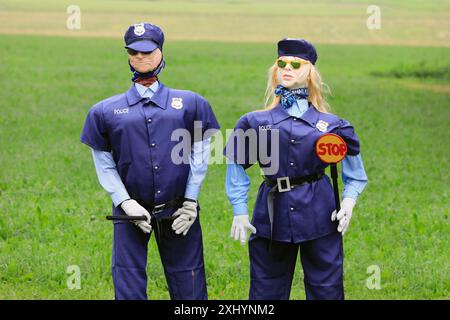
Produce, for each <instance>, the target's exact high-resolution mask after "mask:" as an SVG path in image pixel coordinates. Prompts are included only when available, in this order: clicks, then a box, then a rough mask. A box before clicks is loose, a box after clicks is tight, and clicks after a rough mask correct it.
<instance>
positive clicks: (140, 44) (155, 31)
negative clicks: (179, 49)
mask: <svg viewBox="0 0 450 320" xmlns="http://www.w3.org/2000/svg"><path fill="white" fill-rule="evenodd" d="M124 39H125V48H130V49H133V50H136V51H141V52H151V51H153V50H155V49H156V48H159V50H161V51H162V47H163V44H164V33H163V32H162V30H161V28H159V27H158V26H155V25H153V24H150V23H136V24H134V25H132V26H130V27H129V28H128V30H127V31H126V32H125V36H124Z"/></svg>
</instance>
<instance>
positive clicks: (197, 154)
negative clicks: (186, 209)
mask: <svg viewBox="0 0 450 320" xmlns="http://www.w3.org/2000/svg"><path fill="white" fill-rule="evenodd" d="M210 150H211V138H208V139H205V140H202V141H197V142H194V144H193V146H192V151H191V158H190V163H189V165H190V168H191V171H190V172H189V177H188V181H187V184H186V190H185V192H184V197H185V198H189V199H192V200H198V195H199V193H200V188H201V187H202V183H203V180H205V176H206V172H207V171H208V159H209V154H210Z"/></svg>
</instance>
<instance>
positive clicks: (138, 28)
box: [134, 23, 145, 36]
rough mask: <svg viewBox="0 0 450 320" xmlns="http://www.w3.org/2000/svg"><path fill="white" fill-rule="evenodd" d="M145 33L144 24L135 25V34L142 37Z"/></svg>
mask: <svg viewBox="0 0 450 320" xmlns="http://www.w3.org/2000/svg"><path fill="white" fill-rule="evenodd" d="M144 33H145V27H144V24H143V23H136V24H135V25H134V34H135V35H137V36H142V35H143V34H144Z"/></svg>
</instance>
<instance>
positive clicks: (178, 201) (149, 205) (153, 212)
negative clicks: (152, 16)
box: [106, 196, 185, 242]
mask: <svg viewBox="0 0 450 320" xmlns="http://www.w3.org/2000/svg"><path fill="white" fill-rule="evenodd" d="M135 200H136V201H137V203H139V204H140V205H141V206H143V207H144V208H145V209H146V210H147V211H148V212H149V213H150V217H151V219H152V220H154V221H155V223H156V229H157V233H158V237H157V240H158V242H159V241H160V240H161V231H162V228H161V222H162V220H166V221H167V220H174V219H175V218H176V217H172V216H168V217H158V214H159V213H161V212H162V211H163V210H165V209H169V208H171V209H178V208H181V207H182V206H183V202H184V200H185V199H184V197H181V196H178V197H176V198H174V199H172V200H170V201H168V202H166V203H161V204H155V203H154V202H148V201H145V200H141V199H135ZM143 217H144V216H143ZM106 219H108V220H133V217H132V216H126V215H125V216H122V215H120V216H107V217H106ZM135 220H136V219H135ZM138 220H141V219H138Z"/></svg>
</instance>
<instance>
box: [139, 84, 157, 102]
mask: <svg viewBox="0 0 450 320" xmlns="http://www.w3.org/2000/svg"><path fill="white" fill-rule="evenodd" d="M134 85H135V86H136V89H137V91H138V92H139V94H140V95H141V97H143V98H151V97H152V96H153V94H154V93H155V92H156V91H158V87H159V83H158V81H155V82H154V83H153V84H152V85H151V86H149V87H146V86H144V85H142V84H140V83H137V82H135V83H134Z"/></svg>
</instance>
